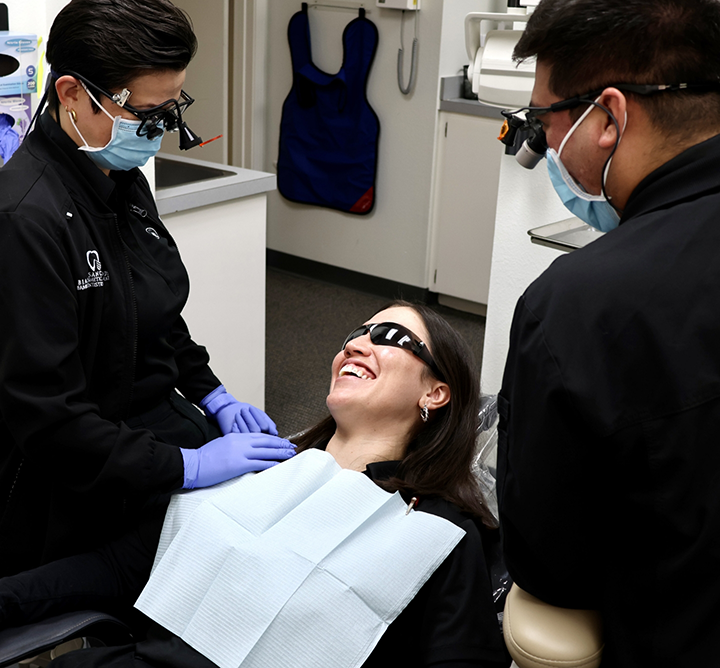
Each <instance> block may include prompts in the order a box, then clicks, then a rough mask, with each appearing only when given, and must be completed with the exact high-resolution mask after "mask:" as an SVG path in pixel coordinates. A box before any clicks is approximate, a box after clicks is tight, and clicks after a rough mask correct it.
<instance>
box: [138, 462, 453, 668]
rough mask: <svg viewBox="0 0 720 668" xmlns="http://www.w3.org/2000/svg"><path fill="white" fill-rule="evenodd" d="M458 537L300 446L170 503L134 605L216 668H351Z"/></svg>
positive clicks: (363, 478)
mask: <svg viewBox="0 0 720 668" xmlns="http://www.w3.org/2000/svg"><path fill="white" fill-rule="evenodd" d="M464 533H465V532H464V531H463V530H462V529H460V528H459V527H457V526H456V525H454V524H453V523H452V522H449V521H447V520H444V519H442V518H440V517H437V516H435V515H430V514H428V513H423V512H415V511H412V510H411V511H410V512H409V513H407V504H405V502H404V501H403V500H402V498H401V497H400V495H399V494H398V493H395V494H390V493H388V492H385V491H384V490H382V489H380V488H379V487H378V486H377V485H376V484H375V483H373V482H372V481H371V480H370V479H369V478H368V477H367V476H365V475H364V474H362V473H358V472H356V471H349V470H346V469H341V468H340V466H339V465H338V464H337V463H336V462H335V460H334V458H333V457H332V455H330V454H328V453H326V452H323V451H320V450H308V451H306V452H303V453H301V454H299V455H297V456H295V457H294V458H293V459H291V460H289V461H287V462H285V463H283V465H282V466H276V467H273V468H272V469H269V470H267V471H265V472H263V473H262V474H252V473H250V474H246V475H245V476H243V477H241V478H238V479H235V480H232V481H228V482H226V483H223V484H222V485H218V486H216V487H213V488H208V489H202V490H198V491H193V492H188V493H180V494H178V495H176V496H174V497H173V500H172V502H171V503H170V507H169V509H168V513H167V516H166V519H165V524H164V526H163V532H162V536H161V539H160V546H159V547H158V553H157V556H156V559H155V564H154V566H153V573H152V575H151V577H150V580H149V582H148V584H147V586H146V587H145V589H144V590H143V592H142V594H141V596H140V598H139V599H138V601H137V603H136V604H135V605H136V607H137V608H138V609H139V610H140V611H142V612H143V613H144V614H146V615H147V616H148V617H150V618H151V619H153V620H155V621H156V622H158V623H159V624H161V625H162V626H164V627H165V628H166V629H168V630H169V631H171V632H172V633H174V634H175V635H177V636H179V637H180V638H182V639H183V640H184V641H185V642H187V643H188V644H189V645H190V646H192V647H193V648H195V649H196V650H197V651H198V652H200V653H201V654H203V655H204V656H205V657H207V658H208V659H210V660H211V661H213V662H214V663H216V664H217V665H218V666H219V667H220V668H240V667H242V668H268V666H293V668H310V667H312V668H354V667H355V666H361V665H362V664H363V663H364V661H365V660H366V659H367V657H368V655H369V654H370V652H371V651H372V650H373V648H374V647H375V645H376V644H377V642H378V641H379V639H380V637H381V636H382V634H383V633H384V631H385V630H386V629H387V627H388V626H389V625H390V624H391V623H392V622H393V621H394V620H395V618H396V617H397V616H398V615H399V614H400V612H401V611H402V610H403V609H404V608H405V606H406V605H407V604H408V603H409V602H410V601H411V600H412V598H413V597H414V596H415V594H417V592H418V590H419V589H420V587H421V586H422V585H423V584H424V583H425V582H426V581H427V579H428V578H429V577H430V575H431V574H432V573H433V572H434V571H435V570H436V569H437V567H438V566H439V565H440V564H441V563H442V562H443V561H444V560H445V558H446V557H447V556H448V555H449V554H450V552H451V551H452V549H453V548H454V547H455V545H457V543H458V542H459V541H460V540H461V538H462V537H463V535H464Z"/></svg>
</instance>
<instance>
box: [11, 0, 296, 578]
mask: <svg viewBox="0 0 720 668" xmlns="http://www.w3.org/2000/svg"><path fill="white" fill-rule="evenodd" d="M196 48H197V40H196V38H195V35H194V33H193V29H192V25H191V23H190V20H189V18H188V17H187V16H186V15H185V14H184V13H183V12H182V11H181V10H179V9H177V8H176V7H175V6H174V5H173V4H172V3H171V2H169V0H72V1H71V2H70V3H69V4H67V5H66V6H65V7H64V9H63V10H62V11H61V12H60V13H59V14H58V16H57V18H56V19H55V21H54V23H53V26H52V28H51V31H50V36H49V40H48V43H47V60H48V63H49V65H50V75H49V86H48V90H47V93H46V96H45V97H44V98H43V101H42V102H41V105H40V106H41V109H42V108H43V106H44V104H45V101H47V108H45V109H44V111H42V113H41V114H40V115H39V117H38V118H37V121H36V123H35V127H34V129H33V131H32V132H31V133H30V134H29V135H28V136H27V137H26V139H25V141H24V142H23V144H22V145H21V146H20V148H19V149H18V150H17V151H16V153H15V154H14V156H13V158H12V159H11V160H10V161H8V163H7V164H6V165H5V166H3V167H2V169H0V312H2V318H0V545H2V550H0V575H3V576H4V575H11V574H13V573H16V572H19V571H22V570H26V569H29V568H32V567H34V566H37V565H39V564H42V563H46V562H48V561H51V560H53V559H57V558H60V557H64V556H68V555H70V554H75V553H79V552H83V551H86V550H87V549H91V548H93V547H97V546H98V545H100V544H102V543H105V542H107V541H109V540H112V539H113V538H114V537H116V536H118V535H121V534H123V533H126V532H127V531H128V530H130V529H132V527H133V526H134V525H135V524H137V522H138V521H139V519H141V518H144V519H147V517H148V516H151V515H153V514H157V515H158V517H159V518H160V520H159V521H160V522H162V517H163V515H164V510H165V507H166V504H167V502H168V498H169V494H170V492H172V491H174V490H178V489H180V488H186V489H191V488H194V487H204V486H208V485H212V484H215V483H217V482H220V481H223V480H227V479H229V478H232V477H235V476H237V475H240V474H242V473H245V472H247V471H257V470H263V469H265V468H268V467H269V466H273V465H274V464H275V463H277V461H281V460H284V459H287V458H288V457H290V456H292V454H294V450H293V448H292V446H291V445H290V444H289V442H288V441H286V440H284V439H280V438H278V437H277V429H276V428H275V425H274V423H273V422H272V420H271V419H270V418H269V417H268V416H267V415H265V413H264V412H262V411H261V410H259V409H257V408H255V407H253V406H250V405H249V404H245V403H242V402H240V401H238V400H236V399H235V398H234V397H233V396H232V395H231V394H229V393H228V392H227V391H226V390H225V388H224V387H223V385H222V384H221V382H220V380H219V379H218V378H217V377H216V376H215V374H214V373H213V372H212V370H211V369H210V367H209V356H208V353H207V352H206V350H205V348H203V347H202V346H200V345H198V344H197V343H195V342H194V341H193V340H192V338H191V336H190V333H189V332H188V329H187V326H186V325H185V323H184V321H183V318H182V315H181V313H182V310H183V307H184V305H185V303H186V301H187V298H188V293H189V279H188V275H187V272H186V271H185V268H184V266H183V263H182V261H181V259H180V255H179V253H178V249H177V247H176V245H175V242H174V241H173V239H172V236H171V235H170V233H169V232H168V230H167V229H166V228H165V226H164V225H163V223H162V221H161V220H160V217H159V216H158V212H157V208H156V206H155V202H154V199H153V196H152V193H151V191H150V188H149V186H148V183H147V181H146V179H145V177H144V176H143V175H142V173H141V172H140V170H139V169H138V168H139V167H140V166H142V165H144V164H145V163H146V162H147V161H148V160H149V159H150V158H152V157H153V156H154V155H155V154H156V153H157V151H158V150H159V148H160V145H161V141H162V138H163V134H164V133H165V132H167V131H172V130H178V131H179V133H178V134H175V135H171V137H179V138H180V146H181V148H191V147H192V146H195V145H197V144H199V143H200V142H201V140H200V138H199V137H197V135H195V134H194V133H193V132H192V130H190V129H189V128H188V126H187V123H186V121H185V120H184V114H185V113H186V112H187V111H188V108H189V107H190V105H191V104H192V101H193V100H192V98H191V97H190V95H189V94H187V93H186V92H185V91H184V90H183V83H184V80H185V70H186V68H187V66H188V63H189V62H190V60H191V58H192V57H193V55H194V53H195V50H196ZM217 326H218V327H221V326H222V322H221V320H220V319H218V324H217ZM197 406H200V407H202V409H203V411H204V412H201V411H200V410H199V409H198V408H197Z"/></svg>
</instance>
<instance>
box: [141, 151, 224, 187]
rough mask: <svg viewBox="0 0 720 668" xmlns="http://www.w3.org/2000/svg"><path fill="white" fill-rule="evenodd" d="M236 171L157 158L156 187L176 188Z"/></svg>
mask: <svg viewBox="0 0 720 668" xmlns="http://www.w3.org/2000/svg"><path fill="white" fill-rule="evenodd" d="M235 175H236V172H233V171H230V170H226V169H218V168H215V167H208V166H206V165H194V164H191V163H188V162H182V161H181V160H173V159H172V158H161V157H159V156H157V157H156V158H155V187H156V188H174V187H175V186H183V185H186V184H188V183H197V182H198V181H208V180H209V179H216V178H219V177H224V176H235Z"/></svg>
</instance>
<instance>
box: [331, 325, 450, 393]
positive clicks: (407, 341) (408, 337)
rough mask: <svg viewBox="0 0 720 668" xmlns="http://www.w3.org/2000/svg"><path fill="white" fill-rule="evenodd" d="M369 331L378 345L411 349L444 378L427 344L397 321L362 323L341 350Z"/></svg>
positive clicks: (439, 377) (351, 333)
mask: <svg viewBox="0 0 720 668" xmlns="http://www.w3.org/2000/svg"><path fill="white" fill-rule="evenodd" d="M368 333H369V334H370V341H372V342H373V343H374V344H375V345H376V346H394V347H395V348H403V349H404V350H409V351H410V352H411V353H412V354H413V355H416V356H417V357H419V358H420V359H421V360H422V361H423V362H425V364H427V365H428V366H429V367H430V368H431V369H432V372H433V373H434V374H435V376H436V378H438V379H439V380H444V379H443V375H442V373H440V369H438V367H437V364H435V360H434V359H433V358H432V355H431V354H430V351H429V350H428V349H427V346H426V345H425V344H424V343H423V342H422V341H421V340H420V339H418V337H417V336H415V334H413V333H412V332H411V331H410V330H409V329H408V328H407V327H403V326H402V325H398V324H397V323H396V322H380V323H375V322H371V323H369V324H367V325H361V326H360V327H358V328H357V329H354V330H353V331H352V332H350V334H348V337H347V338H346V339H345V343H343V344H342V348H341V350H345V346H347V344H348V343H349V342H350V341H352V340H353V339H357V338H358V337H360V336H365V334H368Z"/></svg>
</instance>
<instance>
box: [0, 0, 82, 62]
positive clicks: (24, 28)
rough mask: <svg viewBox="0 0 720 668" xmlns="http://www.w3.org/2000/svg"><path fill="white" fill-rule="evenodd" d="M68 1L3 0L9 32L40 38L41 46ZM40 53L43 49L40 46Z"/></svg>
mask: <svg viewBox="0 0 720 668" xmlns="http://www.w3.org/2000/svg"><path fill="white" fill-rule="evenodd" d="M68 1H69V0H3V2H4V3H5V4H6V5H7V8H8V15H9V18H10V30H13V31H15V32H29V33H34V34H37V35H40V36H42V38H43V44H44V43H45V42H46V41H47V34H48V32H49V30H50V26H51V25H52V22H53V19H54V18H55V16H56V15H57V13H58V12H59V11H60V10H61V9H62V8H63V7H64V6H65V5H66V4H67V3H68ZM41 51H44V49H43V48H42V46H41Z"/></svg>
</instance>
